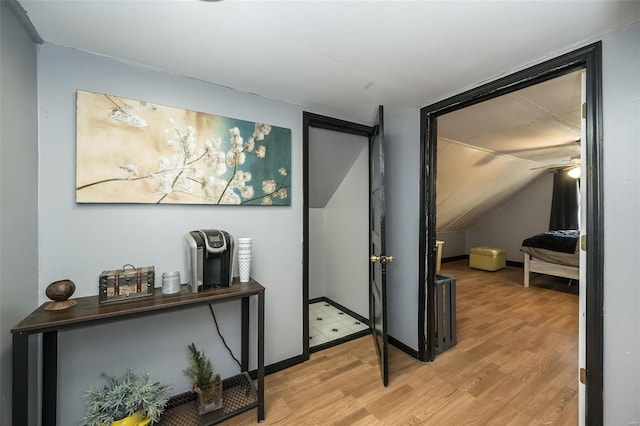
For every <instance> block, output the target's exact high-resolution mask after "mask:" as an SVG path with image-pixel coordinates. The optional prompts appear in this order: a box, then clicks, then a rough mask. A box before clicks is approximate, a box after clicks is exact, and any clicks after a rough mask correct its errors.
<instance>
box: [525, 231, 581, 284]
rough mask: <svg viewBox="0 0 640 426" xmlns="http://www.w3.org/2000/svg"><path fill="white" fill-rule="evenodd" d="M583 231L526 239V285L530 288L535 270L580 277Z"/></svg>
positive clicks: (539, 235)
mask: <svg viewBox="0 0 640 426" xmlns="http://www.w3.org/2000/svg"><path fill="white" fill-rule="evenodd" d="M579 238H580V232H579V231H578V230H575V229H571V230H562V231H549V232H543V233H540V234H536V235H534V236H532V237H529V238H527V239H526V240H524V241H523V242H522V247H521V248H520V250H521V251H522V252H523V253H524V286H525V287H529V277H530V275H531V273H532V272H535V273H539V274H545V275H553V276H556V277H563V278H569V279H572V280H578V279H580V252H579V250H580V247H579V244H578V239H579Z"/></svg>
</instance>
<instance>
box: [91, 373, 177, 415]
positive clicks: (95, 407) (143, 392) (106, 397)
mask: <svg viewBox="0 0 640 426" xmlns="http://www.w3.org/2000/svg"><path fill="white" fill-rule="evenodd" d="M100 377H102V378H104V379H106V381H107V384H106V385H105V386H103V387H102V388H97V389H96V388H92V389H90V390H89V391H88V392H87V394H86V401H85V406H86V407H87V409H88V411H89V414H88V415H87V416H86V417H84V418H83V419H82V420H81V424H83V425H86V426H145V425H148V424H149V423H152V422H156V421H158V420H159V419H160V414H162V411H163V410H164V408H165V406H166V404H167V401H168V400H169V396H168V392H169V389H171V388H170V387H169V386H165V385H161V384H160V383H158V382H155V383H154V382H152V381H151V378H150V377H149V374H136V373H134V372H133V370H131V369H128V370H127V372H126V373H125V374H124V375H123V376H121V377H115V376H111V375H109V374H106V373H102V374H100Z"/></svg>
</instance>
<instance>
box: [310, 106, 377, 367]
mask: <svg viewBox="0 0 640 426" xmlns="http://www.w3.org/2000/svg"><path fill="white" fill-rule="evenodd" d="M309 127H317V128H320V129H326V130H333V131H335V132H342V133H349V134H352V135H359V136H366V137H369V136H370V135H371V134H372V133H373V128H372V127H370V126H365V125H362V124H357V123H351V122H349V121H344V120H340V119H337V118H333V117H327V116H324V115H318V114H314V113H311V112H306V111H303V112H302V357H303V360H304V361H306V360H308V359H309V354H310V351H309Z"/></svg>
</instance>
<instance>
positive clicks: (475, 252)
mask: <svg viewBox="0 0 640 426" xmlns="http://www.w3.org/2000/svg"><path fill="white" fill-rule="evenodd" d="M506 263H507V252H506V251H505V250H504V249H501V248H494V247H474V248H472V249H471V250H470V251H469V267H470V268H474V269H482V270H484V271H497V270H498V269H502V268H504V267H505V265H506Z"/></svg>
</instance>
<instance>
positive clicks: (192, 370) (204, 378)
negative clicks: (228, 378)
mask: <svg viewBox="0 0 640 426" xmlns="http://www.w3.org/2000/svg"><path fill="white" fill-rule="evenodd" d="M187 349H188V350H189V362H190V365H189V368H187V369H185V370H184V374H186V375H187V376H189V377H191V379H193V389H194V390H196V389H199V390H201V391H202V392H206V391H208V390H209V389H211V386H212V383H211V377H212V376H213V366H212V365H211V361H210V360H209V359H208V358H207V357H206V356H205V355H204V351H200V350H198V348H196V345H195V343H191V344H190V345H189V346H188V347H187Z"/></svg>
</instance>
